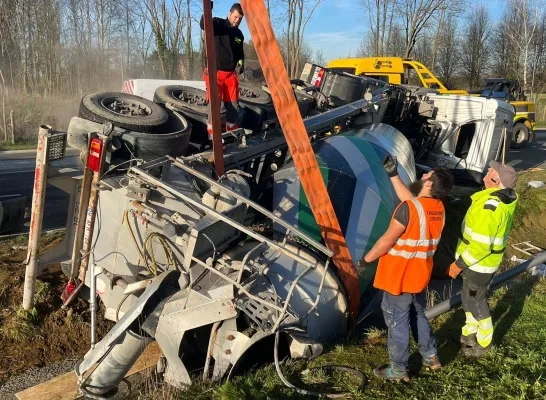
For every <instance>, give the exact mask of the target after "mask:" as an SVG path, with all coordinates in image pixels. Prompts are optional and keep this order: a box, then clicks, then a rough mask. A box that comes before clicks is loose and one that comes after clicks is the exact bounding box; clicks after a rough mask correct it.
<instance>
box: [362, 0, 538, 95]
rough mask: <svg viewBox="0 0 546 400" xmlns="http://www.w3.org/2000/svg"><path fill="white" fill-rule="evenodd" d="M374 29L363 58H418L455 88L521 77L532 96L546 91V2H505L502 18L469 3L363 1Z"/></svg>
mask: <svg viewBox="0 0 546 400" xmlns="http://www.w3.org/2000/svg"><path fill="white" fill-rule="evenodd" d="M359 1H360V5H361V6H362V9H363V12H364V14H365V16H367V18H368V22H369V26H370V29H369V30H368V32H367V35H366V36H365V37H364V38H363V39H362V42H361V45H360V49H359V55H361V56H375V55H377V56H387V55H389V56H400V57H406V58H414V59H416V60H418V61H420V62H422V63H424V64H425V65H426V66H428V67H429V68H430V69H432V70H433V71H434V72H435V74H436V75H437V76H438V77H439V78H440V79H441V80H442V81H443V83H444V84H445V85H446V86H448V87H449V88H452V89H470V90H476V89H480V88H481V87H483V80H484V79H485V78H486V77H505V78H510V79H517V80H519V81H520V84H521V85H522V87H523V88H524V89H525V90H526V91H527V92H528V93H530V94H531V95H534V96H535V97H536V95H538V94H539V93H541V92H543V91H544V89H545V88H546V47H545V39H546V7H545V6H546V2H545V1H544V0H500V1H498V2H497V5H498V8H500V9H502V11H501V18H500V19H499V20H498V21H494V20H493V16H492V15H491V13H490V12H489V11H488V9H487V8H486V7H485V6H484V5H483V4H480V3H474V2H471V1H469V0H359Z"/></svg>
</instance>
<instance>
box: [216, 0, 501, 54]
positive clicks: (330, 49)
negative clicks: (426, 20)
mask: <svg viewBox="0 0 546 400" xmlns="http://www.w3.org/2000/svg"><path fill="white" fill-rule="evenodd" d="M233 2H234V0H214V9H213V15H214V16H216V17H224V16H227V12H228V11H229V8H230V7H231V5H232V4H233ZM504 2H505V0H481V1H476V3H477V4H478V3H482V4H484V5H485V6H486V7H487V9H488V10H489V12H490V15H491V18H492V19H493V20H494V21H495V20H497V19H499V18H500V16H501V14H502V8H503V7H502V6H501V7H499V3H500V4H502V3H504ZM359 4H360V0H324V1H323V3H322V4H321V5H320V6H319V7H318V8H317V10H316V11H315V13H314V14H313V17H312V19H311V21H309V24H308V25H307V28H306V30H305V39H306V41H307V42H308V43H309V44H310V45H311V47H312V48H313V51H315V52H316V51H317V50H319V49H322V52H323V56H324V59H325V60H326V61H329V60H332V59H335V58H340V57H348V56H355V55H356V52H357V50H358V47H359V44H360V42H361V40H362V36H363V34H364V33H365V32H366V30H367V28H366V24H367V23H368V21H367V17H365V16H364V11H363V9H362V8H361V6H360V5H359ZM240 28H241V31H242V32H243V34H244V35H245V40H250V33H249V31H248V27H247V25H246V21H245V20H244V19H243V22H242V23H241V26H240Z"/></svg>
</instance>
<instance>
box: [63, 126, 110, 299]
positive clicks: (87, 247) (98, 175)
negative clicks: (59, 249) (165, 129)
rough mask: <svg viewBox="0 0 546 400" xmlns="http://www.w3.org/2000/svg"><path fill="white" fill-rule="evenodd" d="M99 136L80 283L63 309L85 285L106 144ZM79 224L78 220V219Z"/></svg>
mask: <svg viewBox="0 0 546 400" xmlns="http://www.w3.org/2000/svg"><path fill="white" fill-rule="evenodd" d="M99 138H100V139H101V140H102V149H103V150H102V153H101V160H100V165H99V170H98V172H93V179H92V181H91V187H90V193H89V204H88V206H87V210H86V218H85V224H83V229H84V235H83V247H82V249H81V252H80V253H81V264H80V270H79V275H78V279H79V281H80V284H79V285H78V286H77V287H76V289H75V290H74V291H73V292H72V293H71V294H70V296H69V297H68V299H66V301H65V302H64V304H63V305H62V307H61V308H63V309H65V308H66V307H68V305H69V304H70V303H71V302H72V300H73V299H74V298H75V297H76V296H77V295H78V293H79V292H80V290H81V289H82V288H83V286H84V285H85V275H86V273H87V266H88V265H89V254H90V252H91V250H92V249H91V246H92V243H93V231H94V228H95V219H96V216H97V204H98V202H99V183H100V180H101V177H102V169H103V167H104V158H105V155H106V151H107V150H106V149H107V145H108V136H105V135H99ZM78 226H79V221H78Z"/></svg>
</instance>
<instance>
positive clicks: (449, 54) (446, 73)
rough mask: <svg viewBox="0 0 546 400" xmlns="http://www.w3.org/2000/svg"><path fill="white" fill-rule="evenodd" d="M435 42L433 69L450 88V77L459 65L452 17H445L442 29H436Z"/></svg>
mask: <svg viewBox="0 0 546 400" xmlns="http://www.w3.org/2000/svg"><path fill="white" fill-rule="evenodd" d="M437 43H438V54H437V56H436V63H435V69H436V71H437V72H438V75H439V76H440V78H441V80H442V81H443V83H444V85H446V86H447V87H448V88H451V87H452V85H453V82H452V79H453V77H454V76H455V73H456V72H457V69H458V66H459V49H458V45H459V43H458V40H457V28H456V21H455V20H454V18H449V19H447V20H446V21H445V23H444V24H443V27H442V29H441V30H438V36H437Z"/></svg>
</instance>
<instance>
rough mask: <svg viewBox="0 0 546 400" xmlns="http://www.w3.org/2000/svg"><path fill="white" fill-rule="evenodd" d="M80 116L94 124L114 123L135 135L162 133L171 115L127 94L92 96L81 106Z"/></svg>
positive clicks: (101, 93)
mask: <svg viewBox="0 0 546 400" xmlns="http://www.w3.org/2000/svg"><path fill="white" fill-rule="evenodd" d="M79 116H80V117H81V118H85V119H88V120H90V121H93V122H98V123H105V122H113V123H114V124H115V125H116V126H118V127H120V128H124V129H128V130H130V131H133V132H142V133H158V132H161V131H162V130H163V129H164V128H166V127H167V124H168V122H169V116H168V114H167V112H166V111H165V110H164V109H163V108H162V107H161V106H159V105H157V104H155V103H153V102H151V101H149V100H146V99H144V98H142V97H139V96H135V95H132V94H127V93H117V92H100V93H92V94H88V95H87V96H85V97H84V98H82V101H81V103H80V112H79Z"/></svg>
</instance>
